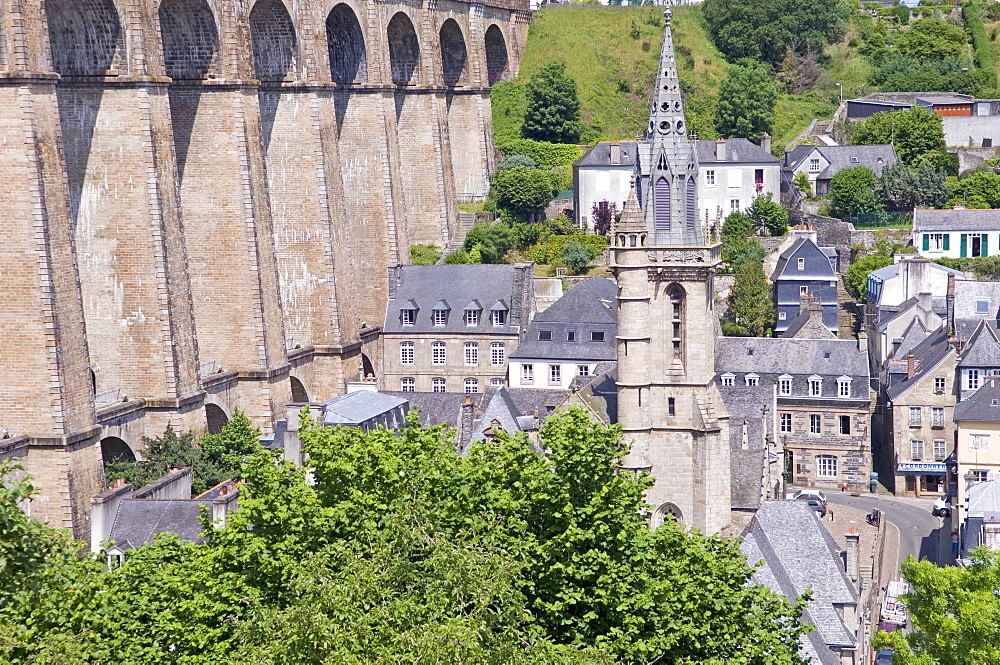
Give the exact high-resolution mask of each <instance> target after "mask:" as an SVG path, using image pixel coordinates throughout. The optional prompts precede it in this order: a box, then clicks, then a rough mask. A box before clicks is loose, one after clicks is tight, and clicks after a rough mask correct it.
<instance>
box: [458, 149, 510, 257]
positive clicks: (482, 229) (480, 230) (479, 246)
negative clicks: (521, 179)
mask: <svg viewBox="0 0 1000 665" xmlns="http://www.w3.org/2000/svg"><path fill="white" fill-rule="evenodd" d="M521 168H523V167H520V166H519V167H517V168H514V169H511V171H505V172H504V173H511V172H513V171H517V170H519V169H521ZM463 247H464V248H465V251H466V252H468V253H469V254H470V255H474V256H475V257H476V258H475V260H472V261H469V262H470V263H503V257H504V255H505V254H506V253H507V252H509V251H510V250H511V249H513V248H514V233H513V231H512V229H511V227H510V225H509V224H505V223H504V222H492V223H491V222H478V223H477V224H476V225H475V226H473V227H472V228H471V229H470V230H469V233H468V234H466V236H465V244H464V245H463ZM449 258H450V257H449ZM445 261H446V262H447V259H446V260H445Z"/></svg>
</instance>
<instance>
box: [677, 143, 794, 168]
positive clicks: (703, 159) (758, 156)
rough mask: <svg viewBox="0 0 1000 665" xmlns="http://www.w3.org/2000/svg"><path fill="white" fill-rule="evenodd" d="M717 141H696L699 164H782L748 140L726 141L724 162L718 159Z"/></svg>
mask: <svg viewBox="0 0 1000 665" xmlns="http://www.w3.org/2000/svg"><path fill="white" fill-rule="evenodd" d="M717 143H718V142H717V141H713V140H711V139H701V140H699V141H695V150H697V152H698V162H699V163H700V164H722V163H724V162H725V163H729V164H739V163H744V164H775V165H777V164H780V163H781V160H780V159H778V158H777V157H775V156H774V155H772V154H771V153H769V152H768V151H767V150H764V149H763V148H761V147H760V146H759V145H757V144H756V143H753V142H752V141H748V140H747V139H741V138H733V139H726V140H725V141H724V143H725V144H726V152H725V155H726V159H725V160H723V161H722V162H720V161H718V160H717V159H716V153H715V150H716V144H717Z"/></svg>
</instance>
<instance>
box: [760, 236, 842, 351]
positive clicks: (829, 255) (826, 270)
mask: <svg viewBox="0 0 1000 665" xmlns="http://www.w3.org/2000/svg"><path fill="white" fill-rule="evenodd" d="M836 265H837V252H836V250H834V249H833V248H832V247H819V246H817V245H816V243H815V242H814V241H813V240H812V238H808V237H806V238H799V239H798V240H796V241H795V243H794V244H793V245H792V246H791V247H789V248H788V249H786V250H785V251H784V252H782V253H781V255H780V256H779V257H778V263H777V266H775V269H774V274H773V275H772V276H771V281H772V282H774V308H775V311H776V312H777V317H778V319H777V322H776V323H775V325H774V330H775V332H777V333H781V332H784V331H785V329H786V328H788V325H789V324H790V323H791V322H792V319H794V318H795V317H796V316H798V314H799V309H800V304H801V300H802V297H803V296H810V297H811V298H813V299H814V300H815V301H816V302H817V303H819V304H820V305H822V307H823V323H824V324H825V325H826V327H827V329H829V330H830V331H831V332H834V333H836V332H837V270H836Z"/></svg>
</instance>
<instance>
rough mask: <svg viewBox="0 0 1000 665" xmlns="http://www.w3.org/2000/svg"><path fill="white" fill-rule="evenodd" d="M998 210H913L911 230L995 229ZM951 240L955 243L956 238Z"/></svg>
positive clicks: (998, 227) (998, 225) (999, 215)
mask: <svg viewBox="0 0 1000 665" xmlns="http://www.w3.org/2000/svg"><path fill="white" fill-rule="evenodd" d="M997 230H1000V210H914V211H913V232H914V233H919V232H921V231H997ZM952 242H955V243H957V242H958V238H953V239H952ZM955 247H957V245H955Z"/></svg>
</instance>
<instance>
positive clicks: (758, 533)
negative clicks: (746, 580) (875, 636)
mask: <svg viewBox="0 0 1000 665" xmlns="http://www.w3.org/2000/svg"><path fill="white" fill-rule="evenodd" d="M740 549H741V550H743V552H744V553H746V554H747V557H748V559H749V560H750V561H751V562H755V561H756V560H759V559H760V558H763V559H764V561H765V564H764V566H762V567H761V568H759V569H758V570H757V571H756V572H754V575H753V581H755V582H758V583H762V584H765V585H766V586H768V587H769V588H771V589H772V590H774V591H775V592H777V593H780V594H782V595H784V596H785V597H787V598H788V599H790V600H793V601H794V600H795V599H797V598H798V597H799V596H801V595H802V594H803V593H805V591H806V590H807V589H809V588H811V589H812V600H810V601H809V604H808V605H807V613H808V617H807V620H808V621H811V622H812V623H813V624H814V625H815V626H816V631H814V632H815V633H816V634H817V636H818V637H819V638H820V640H821V643H822V644H823V645H830V646H836V647H853V646H854V645H855V644H856V640H855V638H854V636H853V634H852V633H851V631H850V630H849V629H848V627H847V626H846V625H845V624H844V620H843V619H842V618H841V616H840V612H839V611H838V609H837V606H842V605H855V604H857V600H858V596H857V592H856V591H855V589H854V587H853V585H852V584H851V582H850V580H848V579H847V575H846V574H845V573H844V569H843V563H842V561H841V558H840V555H839V551H838V548H837V545H836V543H835V542H834V540H833V538H832V537H831V536H830V534H829V532H828V531H827V530H826V529H825V528H824V527H823V525H822V524H820V521H819V517H818V515H817V514H816V512H815V511H814V510H812V509H811V508H810V507H809V506H808V504H806V503H805V502H803V501H766V502H764V503H763V504H761V506H760V508H759V509H758V511H757V514H756V516H755V517H754V519H753V521H752V522H751V523H750V527H749V528H748V530H747V533H746V534H744V540H743V543H742V544H741V546H740ZM804 646H805V645H804ZM818 647H819V645H818V644H817V642H815V641H813V642H812V649H813V650H815V651H817V656H818V658H819V659H820V661H821V662H824V663H826V662H831V663H833V662H838V661H829V660H827V656H826V654H824V653H823V652H824V651H827V652H829V649H825V648H822V647H819V648H818ZM830 655H833V654H832V653H831V654H830Z"/></svg>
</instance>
